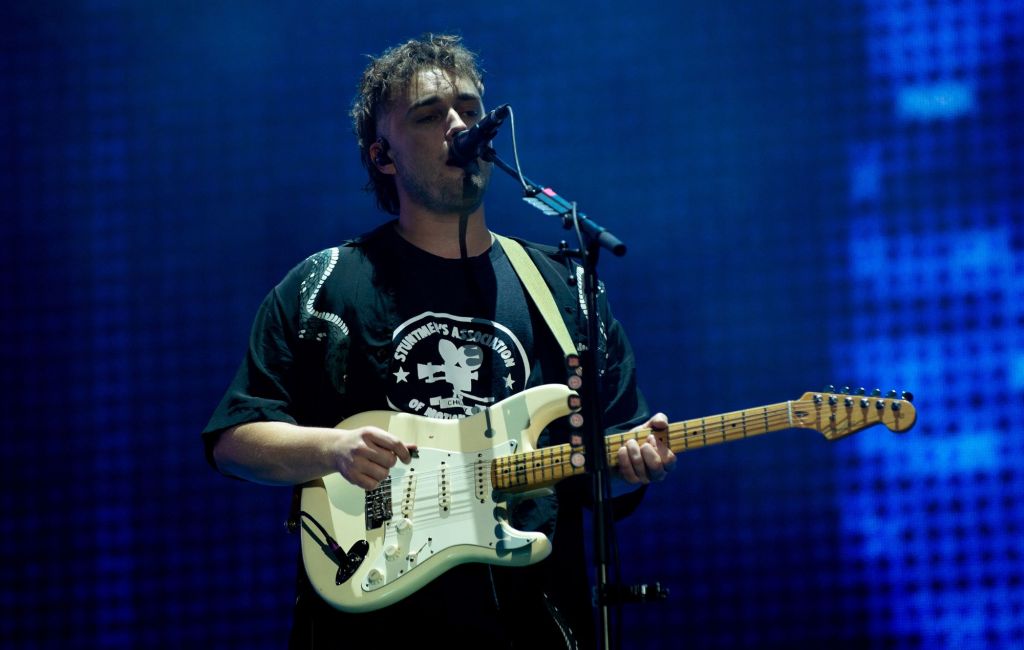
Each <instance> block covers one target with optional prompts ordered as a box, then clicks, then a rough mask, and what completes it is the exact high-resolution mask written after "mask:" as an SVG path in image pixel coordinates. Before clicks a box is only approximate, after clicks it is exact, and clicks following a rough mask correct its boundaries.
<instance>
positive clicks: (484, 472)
mask: <svg viewBox="0 0 1024 650" xmlns="http://www.w3.org/2000/svg"><path fill="white" fill-rule="evenodd" d="M490 478H491V463H490V462H489V461H486V460H477V461H476V472H475V476H474V477H473V480H474V481H475V483H476V498H477V499H479V500H480V503H485V502H486V501H487V493H488V487H489V486H488V483H489V482H490Z"/></svg>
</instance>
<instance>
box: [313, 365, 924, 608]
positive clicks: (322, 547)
mask: <svg viewBox="0 0 1024 650" xmlns="http://www.w3.org/2000/svg"><path fill="white" fill-rule="evenodd" d="M910 399H911V398H910V397H909V396H908V395H907V394H903V395H902V396H900V397H897V396H896V392H895V391H893V392H891V393H889V394H888V395H885V396H883V395H882V394H881V392H880V391H875V393H874V394H872V395H867V394H865V393H864V391H863V389H862V390H861V391H860V392H859V393H858V394H850V393H849V391H846V392H840V393H835V392H831V391H830V392H809V393H805V394H804V395H802V396H801V397H800V398H799V399H796V400H789V401H786V402H779V403H777V404H769V405H766V406H759V407H755V408H750V409H744V410H742V411H733V412H730V413H723V414H720V415H712V416H707V417H702V418H697V419H694V420H687V421H684V422H676V423H673V424H670V425H669V427H668V429H666V430H659V431H651V430H649V429H638V430H634V431H630V432H626V433H621V434H615V435H610V436H607V437H606V438H605V454H606V458H607V460H608V464H609V466H610V467H614V466H616V464H617V456H616V452H617V450H618V449H619V447H621V446H622V444H623V443H625V442H626V441H627V440H629V439H638V440H641V441H642V440H644V439H646V438H647V437H648V436H649V435H651V434H652V433H653V434H654V435H655V436H656V437H657V438H658V439H659V441H660V442H662V443H663V444H665V445H666V446H667V447H668V448H670V449H672V451H674V452H676V453H681V452H684V451H690V450H694V449H701V448H703V447H707V446H709V445H714V444H718V443H723V442H731V441H735V440H742V439H744V438H747V437H750V436H755V435H760V434H763V433H769V432H771V431H780V430H783V429H794V428H801V429H813V430H815V431H818V432H819V433H821V434H822V435H824V436H825V438H827V439H829V440H837V439H839V438H842V437H844V436H847V435H850V434H852V433H855V432H857V431H861V430H863V429H866V428H868V427H870V426H874V425H876V424H884V425H885V426H886V427H888V428H889V429H890V430H892V431H896V432H902V431H906V430H907V429H909V428H910V427H912V426H913V424H914V422H915V421H916V417H917V415H916V411H915V409H914V406H913V404H911V402H910ZM577 403H578V397H577V396H576V394H575V393H574V392H573V391H571V390H569V389H568V388H567V387H565V386H563V385H555V384H549V385H545V386H538V387H535V388H531V389H529V390H526V391H523V392H521V393H519V394H517V395H513V396H512V397H510V398H508V399H505V400H503V401H501V402H499V403H497V404H495V405H493V406H491V407H489V408H487V409H485V410H483V411H481V412H480V413H477V414H476V415H473V416H471V417H468V418H466V419H462V420H438V419H430V418H425V417H421V416H417V415H411V414H407V413H397V412H394V411H370V412H366V413H361V414H359V415H356V416H353V417H351V418H348V419H346V420H345V421H344V422H342V423H341V424H339V425H338V427H339V428H344V429H351V428H355V427H360V426H367V425H372V426H376V427H380V428H381V429H384V430H386V431H389V432H390V433H392V434H394V435H396V436H398V437H399V438H400V439H401V440H402V441H403V442H406V443H415V444H416V445H417V446H418V452H417V454H416V457H415V458H414V459H413V461H412V463H410V464H409V465H403V464H401V463H399V464H396V465H395V466H394V467H393V468H392V469H391V473H390V476H389V477H388V479H387V480H385V481H384V482H383V483H382V484H381V485H380V486H379V487H377V488H376V489H374V490H370V491H367V490H364V489H362V488H360V487H357V486H355V485H352V484H351V483H349V482H348V481H346V480H345V479H344V478H342V476H341V475H340V474H330V475H328V476H325V477H323V478H322V479H318V480H316V481H312V482H310V483H308V484H306V485H305V486H303V489H302V499H301V528H302V559H303V562H304V564H305V568H306V573H307V574H308V575H309V579H310V582H311V583H312V584H313V587H314V588H315V589H316V591H317V593H318V594H319V595H320V596H321V597H322V598H323V599H324V600H325V601H327V603H329V604H330V605H332V606H333V607H335V608H337V609H340V610H343V611H349V612H363V611H371V610H375V609H380V608H382V607H386V606H387V605H391V604H393V603H396V602H398V601H399V600H401V599H403V598H405V597H407V596H409V595H410V594H412V593H414V592H415V591H417V590H418V589H420V588H421V587H422V586H423V585H425V584H427V583H428V582H430V581H431V580H433V579H434V578H436V577H438V576H439V575H441V574H442V573H444V572H445V571H447V570H449V569H451V568H452V567H454V566H456V565H459V564H463V563H466V562H483V563H487V564H494V565H502V566H525V565H528V564H533V563H535V562H539V561H540V560H542V559H544V558H545V557H547V556H548V555H549V554H550V553H551V545H550V543H549V542H548V539H547V538H546V537H545V536H544V535H543V534H540V533H531V532H522V531H518V530H516V529H514V528H512V527H511V526H510V525H509V523H508V513H507V509H506V501H505V498H506V497H505V495H508V494H510V493H517V494H523V493H527V494H528V493H531V492H533V491H536V490H540V489H543V488H548V487H550V486H551V485H554V484H555V483H557V482H558V481H560V480H562V479H564V478H567V477H569V476H575V475H578V474H582V473H584V471H585V467H584V464H583V462H582V456H581V454H580V450H579V449H578V448H575V449H574V448H572V447H570V446H569V445H565V444H563V445H555V446H551V447H544V448H542V449H538V448H537V439H538V437H539V436H540V434H541V432H542V431H543V430H544V428H545V427H546V426H547V425H548V424H549V423H550V422H551V421H553V420H555V419H556V418H559V417H562V416H565V415H568V414H570V413H572V412H573V410H574V409H573V406H575V405H576V404H577Z"/></svg>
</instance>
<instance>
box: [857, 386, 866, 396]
mask: <svg viewBox="0 0 1024 650" xmlns="http://www.w3.org/2000/svg"><path fill="white" fill-rule="evenodd" d="M857 394H858V395H866V394H867V391H866V390H864V387H863V386H861V387H860V388H858V389H857Z"/></svg>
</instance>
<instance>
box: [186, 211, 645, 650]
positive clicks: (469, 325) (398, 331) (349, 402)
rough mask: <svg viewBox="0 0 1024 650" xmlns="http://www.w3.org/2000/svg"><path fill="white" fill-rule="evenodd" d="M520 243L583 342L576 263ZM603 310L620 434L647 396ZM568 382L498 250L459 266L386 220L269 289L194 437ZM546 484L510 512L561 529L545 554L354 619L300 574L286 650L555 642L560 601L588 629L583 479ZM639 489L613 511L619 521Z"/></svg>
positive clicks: (419, 407) (538, 526) (443, 583)
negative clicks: (235, 365) (234, 369)
mask: <svg viewBox="0 0 1024 650" xmlns="http://www.w3.org/2000/svg"><path fill="white" fill-rule="evenodd" d="M528 252H530V253H531V258H532V259H533V260H534V262H535V263H536V264H537V266H538V268H539V270H540V271H541V273H542V275H543V276H544V278H545V281H546V283H547V284H548V286H549V288H550V289H551V291H552V294H553V296H554V297H555V301H556V304H557V305H558V307H559V309H560V310H561V312H562V313H563V319H564V320H565V321H566V324H567V326H568V327H569V330H570V332H571V333H573V335H574V338H575V339H576V342H577V345H580V344H585V343H586V342H585V341H584V340H583V339H582V337H583V335H582V334H581V332H582V331H583V330H582V329H581V327H580V323H581V320H580V319H581V315H580V310H579V295H578V288H577V287H576V286H574V285H573V284H572V283H571V282H567V280H568V278H570V277H574V276H575V275H576V270H575V267H573V266H572V264H571V263H570V262H568V261H566V260H564V259H561V258H560V257H559V256H558V255H557V253H555V252H554V251H550V252H543V251H540V250H539V249H537V248H535V247H532V246H531V247H528ZM600 308H601V309H600V311H599V313H600V315H601V339H600V340H599V341H598V342H597V348H598V357H599V360H600V362H599V363H601V364H602V367H601V368H600V371H601V373H602V375H603V377H604V385H605V388H604V391H603V392H604V395H603V403H604V405H605V416H606V424H607V425H609V426H611V425H612V424H615V425H616V426H615V427H614V428H615V429H617V430H624V429H627V428H628V427H629V426H631V425H635V424H638V423H639V422H642V421H643V419H644V418H645V417H646V413H647V410H646V404H645V403H644V401H643V398H642V396H641V395H640V393H639V391H637V389H636V385H635V373H634V369H633V356H632V352H631V350H630V347H629V344H628V341H627V340H626V338H625V336H624V334H623V333H622V331H621V327H620V326H619V325H618V323H617V322H616V321H615V320H614V319H613V318H612V317H611V314H610V311H608V309H607V304H606V303H605V302H603V296H602V302H601V305H600ZM565 376H566V369H565V366H564V361H563V359H562V357H561V352H560V349H559V348H558V346H557V345H556V343H555V342H554V337H553V336H552V334H551V333H550V330H549V329H548V327H547V325H546V324H545V323H544V322H543V320H542V319H540V318H539V316H538V314H537V312H536V310H535V308H534V307H533V305H532V302H531V301H530V299H529V298H528V297H527V296H526V294H525V292H524V290H523V287H522V284H521V283H520V282H519V280H518V277H517V276H516V275H515V273H514V271H513V270H512V268H511V265H510V263H509V261H508V258H507V257H506V256H505V254H504V251H502V249H501V246H500V245H499V244H497V243H495V244H494V246H492V248H491V249H490V250H489V251H488V252H487V253H485V254H484V255H480V256H478V257H475V258H471V259H468V260H448V259H442V258H438V257H435V256H433V255H430V254H428V253H425V252H424V251H422V250H420V249H417V248H416V247H414V246H412V245H411V244H409V243H408V242H406V241H405V240H403V239H402V238H401V237H400V236H399V235H398V234H397V233H396V232H395V230H394V227H393V224H388V225H385V226H382V227H381V228H378V229H377V230H375V231H374V232H372V233H369V234H368V235H366V236H364V237H362V238H360V239H358V240H357V241H355V242H353V243H352V244H350V245H347V246H343V247H337V248H331V249H327V250H324V251H321V252H320V253H317V254H315V255H313V256H311V257H309V258H307V259H306V260H305V261H304V262H302V263H301V264H299V265H298V266H296V267H295V268H294V269H293V270H292V271H291V272H290V273H289V274H288V275H287V276H286V277H285V279H284V280H283V281H282V282H281V283H280V284H279V285H278V286H276V287H275V288H274V289H273V290H272V291H271V293H270V294H269V295H268V296H267V298H266V300H264V302H263V304H262V305H261V306H260V309H259V311H258V313H257V316H256V318H255V321H254V324H253V329H252V334H251V337H250V342H249V348H248V353H247V355H246V358H245V360H244V361H243V362H242V364H241V366H240V367H239V370H238V373H237V374H236V376H235V379H234V380H233V382H232V384H231V386H230V387H229V389H228V391H227V392H226V394H225V395H224V398H223V399H222V401H221V403H220V405H219V406H218V408H217V410H216V411H215V413H214V415H213V417H212V418H211V420H210V422H209V424H208V425H207V427H206V429H205V431H204V434H203V437H204V441H205V443H206V449H207V454H208V457H210V458H211V461H212V456H210V452H211V450H212V446H213V444H214V443H215V441H216V437H217V435H218V434H219V432H220V431H222V430H224V429H226V428H229V427H231V426H234V425H237V424H240V423H243V422H253V421H283V422H291V423H296V424H300V425H305V426H335V425H336V424H338V423H339V422H341V421H342V420H344V419H345V418H346V417H348V416H351V415H354V414H355V413H359V412H362V411H367V410H375V409H385V408H393V409H397V410H403V411H408V412H412V413H417V414H420V415H426V416H430V417H444V418H450V417H465V416H467V415H468V414H470V413H472V412H473V411H474V409H476V408H479V407H482V406H487V405H488V404H491V403H493V402H494V401H500V400H501V399H503V398H504V397H506V396H508V395H510V394H512V393H515V392H519V391H521V390H523V389H524V388H527V387H530V386H533V385H539V384H541V383H558V382H563V381H564V380H565ZM548 436H550V437H551V442H564V427H563V428H562V429H561V430H559V429H558V427H557V426H555V425H553V426H552V427H551V430H550V431H548V432H547V433H546V434H545V436H542V439H541V441H540V442H541V444H542V445H543V444H545V441H546V440H547V437H548ZM557 492H558V494H557V497H550V498H544V499H536V500H528V501H524V502H522V503H520V504H519V506H517V507H515V508H514V509H513V512H512V523H513V525H515V526H516V527H517V528H520V529H525V530H540V531H543V532H545V533H546V534H548V536H549V537H551V536H553V535H554V534H555V531H556V529H557V531H559V532H558V535H557V542H556V543H555V544H554V551H553V555H552V556H551V557H550V558H548V559H546V560H544V561H543V562H541V563H539V564H536V565H533V566H531V567H524V568H518V569H501V568H491V567H489V566H487V565H481V564H469V565H461V566H459V567H456V568H454V569H452V570H450V571H448V572H447V573H445V574H443V575H442V576H441V577H439V578H438V579H436V580H435V581H433V582H432V583H430V584H428V585H426V586H425V587H423V588H422V589H420V590H419V591H417V592H416V593H415V594H413V595H412V596H410V597H408V598H406V599H405V600H403V601H401V602H399V603H397V604H395V605H393V606H391V607H388V608H385V609H382V610H378V611H376V612H369V613H366V614H358V615H351V614H344V613H341V612H338V611H336V610H334V609H332V608H331V607H330V606H329V605H327V604H326V603H324V602H323V601H322V600H321V599H320V598H319V597H317V596H316V595H315V593H314V592H313V591H312V589H311V587H310V586H309V584H308V582H307V581H306V579H305V572H304V570H302V569H301V567H300V570H299V595H298V599H297V604H296V610H295V621H294V628H293V641H294V642H295V647H317V648H319V647H349V645H350V644H351V647H358V644H359V643H361V642H364V641H370V642H381V641H388V642H395V643H398V642H400V641H402V640H405V641H407V642H413V641H419V642H426V641H427V640H428V639H429V640H440V641H441V642H443V643H445V644H446V645H448V646H449V647H458V646H460V645H463V646H466V647H470V646H475V647H505V646H506V645H507V642H508V640H509V639H511V638H518V639H519V643H520V645H522V644H524V643H530V644H531V645H535V646H537V647H546V645H547V644H548V642H560V640H561V638H562V630H561V629H560V628H559V627H558V626H557V625H555V624H554V623H553V621H554V620H555V619H556V618H559V617H558V616H554V615H553V612H554V611H555V610H557V609H561V610H563V611H564V612H565V614H566V615H565V617H564V618H565V619H567V620H568V621H569V623H570V626H571V627H573V628H574V629H575V630H576V633H577V635H578V636H581V637H582V638H584V639H587V638H589V637H590V629H589V624H590V609H589V594H588V593H587V580H586V568H585V564H584V562H583V555H582V553H583V550H582V514H581V510H580V508H581V505H582V504H584V503H586V501H587V497H586V494H585V493H586V481H582V482H579V481H576V482H575V483H574V481H572V480H570V481H564V482H562V483H560V484H559V485H558V491H557ZM639 496H640V494H639V493H636V494H635V497H634V498H632V499H629V500H628V503H623V504H622V506H623V514H624V513H625V512H628V510H630V509H632V507H634V506H635V504H636V502H637V501H638V499H639ZM556 522H557V525H556ZM517 633H520V634H522V636H519V637H517V636H516V635H517ZM438 634H445V636H443V637H439V636H438ZM460 640H462V641H464V643H458V641H460ZM453 644H454V646H453Z"/></svg>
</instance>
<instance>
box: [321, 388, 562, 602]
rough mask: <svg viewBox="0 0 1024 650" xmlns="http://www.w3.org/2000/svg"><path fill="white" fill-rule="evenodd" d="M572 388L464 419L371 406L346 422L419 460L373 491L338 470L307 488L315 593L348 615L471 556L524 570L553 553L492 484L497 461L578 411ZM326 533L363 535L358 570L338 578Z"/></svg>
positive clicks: (345, 539) (531, 446) (544, 391)
mask: <svg viewBox="0 0 1024 650" xmlns="http://www.w3.org/2000/svg"><path fill="white" fill-rule="evenodd" d="M572 395H574V393H573V392H572V391H570V390H569V389H568V388H566V387H565V386H559V385H553V384H552V385H545V386H538V387H536V388H531V389H529V390H526V391H523V392H521V393H518V394H517V395H514V396H513V397H510V398H508V399H506V400H504V401H502V402H500V403H498V404H495V405H494V406H491V407H490V408H488V409H485V410H484V411H481V412H480V413H477V414H476V415H474V416H472V417H469V418H465V419H462V420H438V419H429V418H424V417H420V416H416V415H411V414H407V413H396V412H394V411H369V412H366V413H361V414H359V415H356V416H353V417H351V418H348V419H346V420H345V421H344V422H342V423H341V424H339V425H338V427H339V428H344V429H351V428H355V427H360V426H367V425H372V426H376V427H380V428H381V429H384V430H386V431H388V432H390V433H392V434H394V435H395V436H398V437H399V438H400V439H402V441H403V442H406V443H415V444H416V445H417V446H418V451H417V454H416V457H415V458H413V461H412V463H410V464H409V465H403V464H402V463H398V464H396V465H395V467H393V468H392V469H391V473H390V476H389V478H388V479H387V480H386V481H385V482H384V483H382V484H381V486H380V487H378V488H376V489H375V490H371V491H366V490H364V489H362V488H360V487H357V486H355V485H353V484H351V483H349V482H348V481H346V480H345V479H344V478H342V476H341V475H340V474H331V475H328V476H325V477H324V478H323V479H319V480H316V481H313V482H312V483H310V484H308V485H306V486H305V487H304V488H303V491H302V506H301V507H302V511H303V512H304V513H306V514H307V515H308V517H303V520H302V529H303V531H302V559H303V562H304V563H305V566H306V572H307V573H308V574H309V576H310V580H311V582H312V584H313V586H314V588H315V589H316V590H317V593H319V594H320V596H321V597H322V598H323V599H324V600H326V601H327V602H328V603H330V604H331V605H333V606H334V607H336V608H338V609H341V610H344V611H350V612H359V611H369V610H374V609H379V608H381V607H385V606H387V605H390V604H392V603H394V602H397V601H399V600H401V599H402V598H405V597H406V596H408V595H409V594H411V593H413V592H414V591H416V590H417V589H419V588H420V587H422V586H423V585H424V584H426V583H428V582H430V581H431V580H433V579H434V578H436V577H437V576H439V575H441V574H442V573H444V572H445V571H447V570H448V569H450V568H452V567H453V566H456V565H458V564H463V563H466V562H484V563H487V564H495V565H503V566H524V565H527V564H533V563H535V562H539V561H540V560H542V559H544V558H545V557H547V556H548V554H549V553H550V552H551V545H550V543H549V542H548V539H547V537H545V536H544V535H543V534H542V533H529V532H521V531H517V530H515V529H513V528H512V527H511V526H510V525H509V524H508V521H507V519H506V508H505V502H504V501H503V500H501V497H500V496H498V493H497V492H496V490H495V489H494V486H493V485H492V461H493V460H494V459H495V458H496V457H499V456H508V455H512V454H517V453H522V452H529V451H534V450H535V449H536V443H537V438H538V436H539V435H540V433H541V431H543V429H544V427H546V426H547V425H548V423H549V422H551V421H552V420H554V419H556V418H558V417H561V416H564V415H567V414H569V413H570V412H571V409H570V408H569V404H568V400H569V398H570V397H571V396H572ZM310 518H312V519H313V520H315V521H316V522H319V523H320V524H321V525H322V526H323V527H324V528H326V529H327V531H328V532H329V534H330V536H331V537H333V538H334V539H335V540H336V541H337V543H338V545H340V546H341V548H342V549H343V550H344V551H349V550H350V549H351V548H352V547H353V545H355V544H356V543H358V542H360V541H363V540H365V542H366V543H367V544H368V548H367V549H366V554H365V557H364V559H363V560H362V562H361V563H360V564H359V566H358V568H356V569H355V571H354V573H352V575H351V576H349V577H348V578H347V579H346V580H344V581H343V582H342V583H341V584H336V582H337V579H336V578H337V577H338V576H337V574H338V569H339V562H338V561H337V558H336V557H335V556H334V554H332V553H331V552H330V550H329V543H328V542H327V539H326V535H325V534H324V532H323V531H321V530H319V529H318V527H317V526H316V525H313V524H312V523H311V522H310V521H309V519H310Z"/></svg>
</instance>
